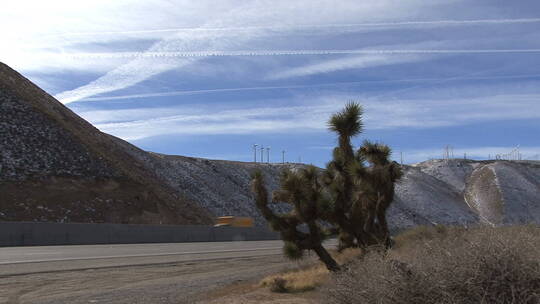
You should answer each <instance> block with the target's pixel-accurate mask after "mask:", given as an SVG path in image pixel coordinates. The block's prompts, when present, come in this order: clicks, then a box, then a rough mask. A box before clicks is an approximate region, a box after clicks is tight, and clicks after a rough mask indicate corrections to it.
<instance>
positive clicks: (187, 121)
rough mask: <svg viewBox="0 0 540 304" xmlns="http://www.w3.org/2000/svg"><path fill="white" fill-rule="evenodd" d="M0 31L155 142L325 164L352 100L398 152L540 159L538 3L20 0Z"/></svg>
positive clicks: (49, 75)
mask: <svg viewBox="0 0 540 304" xmlns="http://www.w3.org/2000/svg"><path fill="white" fill-rule="evenodd" d="M0 28H1V29H2V37H3V41H2V47H1V48H0V60H1V61H2V62H4V63H6V64H8V65H10V66H11V67H13V68H15V69H17V70H18V71H20V72H21V73H22V74H23V75H25V76H26V77H28V78H29V79H31V80H32V81H34V82H35V83H37V84H38V85H39V86H41V87H42V88H43V89H45V90H46V91H47V92H49V93H50V94H52V95H54V96H55V97H56V98H57V99H59V100H60V101H61V102H63V103H64V104H66V106H68V107H69V108H70V109H72V110H73V111H75V112H76V113H77V114H79V115H81V116H82V117H83V118H85V119H87V120H88V121H90V122H91V123H93V124H94V125H95V126H96V127H98V128H99V129H100V130H102V131H104V132H107V133H110V134H113V135H115V136H118V137H120V138H123V139H125V140H127V141H129V142H131V143H133V144H135V145H137V146H139V147H140V148H142V149H145V150H150V151H155V152H161V153H167V154H178V155H188V156H197V157H206V158H214V159H229V160H240V161H252V160H253V144H259V146H260V145H263V146H264V147H271V149H270V155H271V157H270V161H281V151H282V150H285V151H286V154H285V156H286V160H287V161H299V160H300V159H301V161H302V162H305V163H313V164H316V165H319V166H322V165H324V164H325V163H326V162H327V161H328V160H329V158H330V155H331V149H332V147H333V146H334V145H335V138H334V136H333V134H331V133H329V132H328V131H327V129H326V121H327V119H328V117H329V115H330V114H331V113H333V112H336V111H339V110H340V109H341V108H342V107H343V105H344V104H345V103H346V102H347V101H350V100H355V101H358V102H359V103H361V104H362V105H363V106H364V110H365V115H364V123H365V130H364V133H363V134H362V135H361V136H360V137H359V138H357V139H356V140H355V143H356V144H360V143H361V141H362V140H363V139H371V140H375V141H380V142H384V143H386V144H388V145H390V146H391V147H392V148H393V151H394V158H395V159H396V160H399V158H400V155H401V153H403V157H404V161H405V162H406V163H414V162H418V161H422V160H426V159H429V158H440V157H441V156H442V153H443V148H444V147H445V146H446V145H451V146H453V148H454V155H455V156H460V157H462V156H463V154H464V153H467V156H468V157H469V158H476V159H486V158H488V156H489V155H491V156H492V157H493V156H494V155H496V154H503V153H508V152H510V151H511V150H512V149H514V147H516V146H518V145H519V148H520V152H521V153H522V154H523V157H524V158H530V159H537V158H539V157H540V140H539V136H538V134H540V30H539V29H540V3H539V2H538V1H494V0H490V1H487V0H486V1H481V0H480V1H459V0H452V1H415V0H411V1H389V0H381V1H335V0H334V1H312V0H311V1H303V0H298V1H294V2H293V1H226V0H225V1H180V0H178V1H161V0H148V1H125V0H118V1H99V0H98V1H89V3H80V1H46V2H42V1H25V0H20V1H11V2H10V3H7V4H3V8H2V11H1V12H0ZM258 158H260V152H259V153H258ZM265 161H266V152H265Z"/></svg>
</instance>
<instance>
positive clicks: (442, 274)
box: [325, 226, 540, 304]
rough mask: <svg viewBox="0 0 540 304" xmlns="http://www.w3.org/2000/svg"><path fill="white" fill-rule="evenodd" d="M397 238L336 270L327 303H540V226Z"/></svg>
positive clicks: (424, 231)
mask: <svg viewBox="0 0 540 304" xmlns="http://www.w3.org/2000/svg"><path fill="white" fill-rule="evenodd" d="M396 239H397V242H398V244H400V245H399V247H397V248H395V249H394V250H392V251H390V252H387V253H380V252H368V253H366V255H365V256H364V258H363V259H362V260H361V261H358V262H357V263H356V264H354V265H353V266H351V267H350V268H349V269H348V270H346V271H344V272H342V273H340V274H335V275H334V276H333V283H332V284H330V286H328V287H327V290H326V291H327V292H326V294H327V295H328V296H327V298H326V300H325V301H326V303H331V304H349V303H351V304H352V303H531V304H532V303H540V228H539V227H534V226H521V227H500V228H487V227H483V228H474V229H464V228H452V227H450V228H441V227H435V228H426V227H423V228H417V229H416V230H415V231H409V232H406V233H405V235H401V236H398V237H397V238H396ZM404 240H409V242H408V243H403V241H404ZM400 241H401V242H400Z"/></svg>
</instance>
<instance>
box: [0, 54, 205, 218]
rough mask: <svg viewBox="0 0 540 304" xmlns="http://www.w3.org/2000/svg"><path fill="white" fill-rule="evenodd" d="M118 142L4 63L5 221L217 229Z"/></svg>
mask: <svg viewBox="0 0 540 304" xmlns="http://www.w3.org/2000/svg"><path fill="white" fill-rule="evenodd" d="M118 141H120V140H119V139H113V138H111V136H109V135H107V134H104V133H101V132H100V131H99V130H97V129H96V128H94V127H93V126H92V125H91V124H89V123H88V122H86V121H85V120H83V119H82V118H80V117H79V116H77V115H76V114H75V113H73V112H72V111H70V110H69V109H68V108H66V107H65V106H64V105H62V104H61V103H60V102H58V101H57V100H55V99H54V98H53V97H52V96H50V95H49V94H47V93H46V92H44V91H43V90H41V89H40V88H38V87H37V86H35V85H34V84H33V83H31V82H30V81H29V80H28V79H26V78H24V77H23V76H22V75H20V74H19V73H17V72H16V71H14V70H12V69H11V68H9V67H8V66H6V65H4V64H1V63H0V220H8V221H10V220H18V221H24V220H30V221H32V220H39V221H64V222H115V223H185V224H205V223H211V221H212V219H211V216H210V214H209V213H208V212H207V211H206V209H204V208H201V207H199V205H198V204H196V203H194V202H192V201H190V200H189V199H187V198H185V197H183V196H181V195H180V194H179V193H178V192H177V191H176V190H175V189H172V188H170V187H168V186H167V185H166V184H164V183H163V182H162V181H161V180H160V179H159V178H158V177H157V176H156V174H155V173H154V172H152V171H151V170H148V168H147V167H146V165H145V164H144V163H142V162H140V161H138V160H137V159H135V158H134V157H132V156H131V155H130V154H129V153H127V152H126V151H125V147H124V146H130V148H131V149H133V150H138V149H137V148H135V147H133V146H131V145H129V144H128V143H125V142H124V143H123V145H119V144H118ZM141 153H143V152H142V151H141Z"/></svg>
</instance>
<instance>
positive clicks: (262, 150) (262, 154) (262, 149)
mask: <svg viewBox="0 0 540 304" xmlns="http://www.w3.org/2000/svg"><path fill="white" fill-rule="evenodd" d="M261 163H264V147H263V145H261Z"/></svg>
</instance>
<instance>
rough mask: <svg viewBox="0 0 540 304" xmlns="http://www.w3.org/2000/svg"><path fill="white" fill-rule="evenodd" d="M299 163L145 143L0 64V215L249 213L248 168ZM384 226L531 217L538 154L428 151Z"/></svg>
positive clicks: (152, 219)
mask: <svg viewBox="0 0 540 304" xmlns="http://www.w3.org/2000/svg"><path fill="white" fill-rule="evenodd" d="M300 166H303V165H301V164H260V163H246V162H233V161H222V160H208V159H201V158H192V157H183V156H172V155H163V154H157V153H152V152H146V151H143V150H140V149H138V148H137V147H135V146H133V145H131V144H129V143H127V142H125V141H123V140H121V139H119V138H116V137H114V136H111V135H108V134H105V133H102V132H100V131H99V130H97V129H96V128H94V127H93V126H92V125H90V124H89V123H88V122H86V121H84V120H83V119H82V118H80V117H79V116H77V115H76V114H74V113H73V112H72V111H70V110H69V109H67V108H66V107H65V106H63V105H62V104H60V103H59V102H58V101H56V100H55V99H54V98H53V97H51V96H50V95H48V94H47V93H45V92H44V91H42V90H41V89H39V88H38V87H36V86H35V85H33V84H32V83H31V82H30V81H28V80H27V79H26V78H24V77H23V76H21V75H20V74H18V73H17V72H15V71H13V70H12V69H10V68H9V67H7V66H5V65H3V64H0V220H43V221H64V222H119V223H164V224H165V223H176V224H211V223H212V218H213V217H214V216H222V215H237V216H251V217H254V218H255V219H256V223H257V225H265V222H264V220H263V219H262V218H261V216H260V215H259V213H258V211H257V210H256V207H255V205H254V201H253V195H252V193H251V191H250V186H249V182H250V176H251V174H252V172H253V171H254V170H255V169H260V170H262V171H263V174H264V175H265V179H266V182H267V186H268V188H269V190H274V189H277V187H278V183H279V173H280V172H281V171H282V170H283V169H286V168H289V169H294V168H298V167H300ZM404 171H405V175H404V177H403V178H402V180H401V181H400V182H399V183H398V184H397V187H396V200H395V202H394V204H393V205H392V207H391V208H390V210H389V218H390V219H389V221H390V223H391V225H392V228H393V229H401V228H406V227H410V226H413V225H418V224H461V225H470V224H475V223H486V224H490V225H500V224H509V223H537V224H540V163H539V162H532V161H530V162H527V161H521V162H516V161H471V160H457V159H456V160H432V161H426V162H422V163H419V164H416V165H412V166H404ZM276 208H277V209H281V210H284V209H285V208H287V207H286V206H277V207H276Z"/></svg>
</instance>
